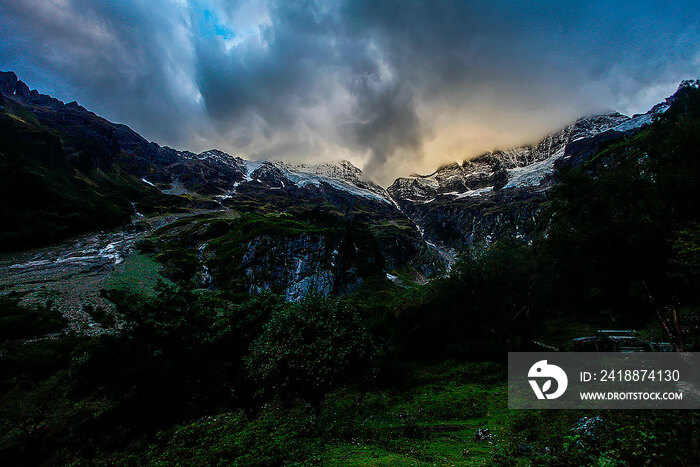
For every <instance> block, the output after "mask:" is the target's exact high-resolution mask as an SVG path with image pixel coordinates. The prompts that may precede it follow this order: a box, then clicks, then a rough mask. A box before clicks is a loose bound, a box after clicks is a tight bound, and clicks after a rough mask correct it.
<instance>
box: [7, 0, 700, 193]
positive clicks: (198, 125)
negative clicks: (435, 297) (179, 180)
mask: <svg viewBox="0 0 700 467" xmlns="http://www.w3.org/2000/svg"><path fill="white" fill-rule="evenodd" d="M30 5H31V6H30ZM57 12H59V13H60V12H62V14H59V13H57ZM698 13H700V6H698V4H697V2H695V1H678V2H653V1H636V2H624V1H623V2H609V1H605V2H603V1H589V2H547V1H522V2H505V1H491V2H468V1H459V2H457V1H455V2H451V1H430V2H428V1H425V2H418V1H410V0H408V1H407V0H403V1H388V0H385V1H376V0H374V1H361V0H353V1H347V2H316V1H306V2H289V1H274V0H270V1H264V0H251V1H235V2H229V1H223V0H197V1H195V0H192V1H189V2H187V1H185V0H181V1H174V0H172V1H167V0H157V1H141V2H139V1H129V2H87V1H78V0H72V1H71V0H62V1H60V0H54V1H49V0H42V1H37V2H36V3H34V2H31V3H29V2H23V1H20V0H10V1H5V2H3V4H2V5H1V6H0V14H2V19H1V20H0V21H1V24H0V25H1V26H3V29H2V31H3V32H0V35H1V36H0V37H1V38H2V42H1V43H0V67H2V68H5V69H7V68H12V69H15V70H16V71H18V72H19V73H20V74H21V75H22V77H24V78H26V79H27V80H28V81H30V84H32V85H34V86H37V87H41V88H42V89H47V90H50V91H54V92H56V93H58V94H59V95H60V96H61V97H64V98H71V97H72V96H74V95H77V96H78V97H80V98H81V99H83V100H84V102H83V103H84V104H86V105H88V106H91V107H93V108H95V109H96V110H98V111H103V112H104V113H106V114H107V115H108V116H110V117H113V118H116V119H117V120H121V121H125V122H126V123H129V124H132V126H134V128H135V129H137V130H138V131H142V132H145V134H146V136H149V137H151V138H154V139H157V140H159V141H162V142H165V143H169V144H179V145H185V146H189V147H190V148H192V149H204V148H207V147H210V146H222V147H223V148H224V149H227V150H229V151H234V152H243V153H245V154H247V155H248V156H250V157H275V158H285V159H289V160H314V159H315V160H318V159H334V158H340V157H343V158H350V159H351V160H353V161H355V162H360V163H361V164H362V165H364V167H365V169H366V171H368V172H369V173H370V175H372V176H373V177H375V178H377V179H378V180H380V181H382V182H385V183H386V182H390V181H391V179H392V178H393V177H394V176H396V175H399V174H406V173H408V172H413V171H421V170H427V169H428V168H430V167H434V166H436V165H437V164H438V163H441V162H445V161H447V160H450V159H452V160H456V159H459V158H463V157H468V156H473V155H474V154H475V153H476V152H478V151H480V150H484V149H490V148H492V147H494V146H499V145H509V144H515V143H518V142H523V141H525V140H527V139H533V138H535V137H537V136H538V135H539V134H540V133H543V132H545V131H547V130H551V129H553V128H555V127H557V126H560V125H562V124H563V123H565V122H566V121H568V120H570V119H572V118H575V117H576V116H579V115H581V114H584V113H590V112H596V111H603V110H611V109H619V110H622V111H642V110H644V108H645V106H646V107H648V106H651V105H652V104H653V103H655V102H656V101H657V100H659V99H661V98H662V97H663V96H664V95H666V94H669V93H670V92H672V91H673V87H674V86H675V85H676V84H677V82H678V81H679V80H680V79H682V78H686V77H691V76H697V75H699V74H700V25H699V24H698V21H699V19H698V18H700V15H699V14H698Z"/></svg>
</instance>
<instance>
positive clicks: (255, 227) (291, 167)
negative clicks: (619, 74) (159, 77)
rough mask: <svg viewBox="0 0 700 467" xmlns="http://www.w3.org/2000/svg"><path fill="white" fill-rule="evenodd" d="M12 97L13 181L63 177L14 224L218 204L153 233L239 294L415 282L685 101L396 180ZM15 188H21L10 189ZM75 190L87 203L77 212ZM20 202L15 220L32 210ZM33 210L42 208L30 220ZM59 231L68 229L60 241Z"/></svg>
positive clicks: (161, 247)
mask: <svg viewBox="0 0 700 467" xmlns="http://www.w3.org/2000/svg"><path fill="white" fill-rule="evenodd" d="M682 86H698V83H697V82H687V83H683V84H682ZM0 93H1V95H0V99H1V101H0V106H1V107H0V136H2V138H0V143H1V144H0V162H2V163H3V164H4V165H6V166H7V170H8V171H7V173H8V174H9V173H19V174H22V176H21V177H19V180H20V181H19V182H17V181H16V180H15V179H17V177H16V176H12V177H10V178H7V180H5V182H4V185H5V186H10V185H11V184H12V183H15V185H17V183H19V185H17V187H15V188H14V189H21V187H22V186H25V185H32V186H52V185H55V184H56V183H57V180H60V181H61V183H62V185H61V184H59V185H56V187H55V188H54V191H53V192H50V191H46V193H44V192H42V191H41V190H39V191H37V190H34V191H33V192H31V193H30V194H29V195H27V196H31V197H34V198H36V199H35V200H32V203H33V204H30V205H27V206H24V207H22V208H21V209H19V211H22V215H23V216H25V217H24V218H23V220H22V221H19V220H18V221H12V222H10V223H8V224H10V225H9V227H8V230H10V228H12V224H22V226H23V228H25V229H32V228H33V227H32V226H35V227H36V228H35V229H34V231H36V232H39V233H41V232H44V231H47V228H46V227H44V225H45V223H42V222H43V220H44V219H45V218H46V217H50V216H52V212H50V211H49V210H47V209H46V208H45V206H50V203H49V204H47V201H50V200H51V199H52V197H55V196H56V195H57V194H60V193H63V192H70V196H68V197H67V198H66V199H65V202H64V203H63V204H62V205H61V209H62V210H57V209H54V208H53V207H51V206H50V208H51V210H53V211H57V212H58V213H59V214H60V215H58V216H54V217H55V219H53V218H52V221H51V222H53V224H48V225H49V229H51V228H53V226H54V225H56V226H57V227H58V228H63V227H64V226H63V225H62V223H66V222H69V221H70V220H71V219H78V218H86V217H87V218H90V217H91V216H97V215H98V214H99V213H101V212H102V211H105V210H104V209H103V208H101V207H100V206H101V205H99V204H98V203H103V202H104V200H105V199H108V201H110V202H111V203H113V205H109V206H108V207H109V209H113V210H114V213H112V212H110V211H106V214H105V215H104V216H103V217H104V219H102V218H96V220H95V222H92V223H86V224H76V225H71V226H70V229H68V230H66V232H67V233H68V234H75V233H79V232H80V229H83V231H90V230H89V229H92V230H94V229H95V228H96V227H102V228H106V227H112V226H113V225H115V223H122V224H123V223H126V222H128V219H129V217H132V218H133V217H134V216H142V215H143V214H144V213H145V214H146V215H148V214H149V213H164V212H191V211H192V210H198V209H200V210H201V209H204V210H208V212H213V213H214V214H210V216H211V217H212V218H211V219H209V220H202V219H200V218H198V217H197V216H194V217H192V218H188V220H187V223H186V225H184V226H182V225H180V224H178V225H177V226H176V227H174V228H173V230H172V232H173V233H172V235H170V234H167V232H165V233H163V235H161V237H162V238H161V240H160V241H159V242H155V243H154V245H155V246H154V247H153V251H154V252H155V253H156V254H157V255H159V257H160V258H161V260H162V261H164V262H165V263H166V264H171V263H173V262H175V263H178V262H179V263H183V261H184V260H183V258H189V259H187V262H186V264H184V265H183V264H179V265H178V266H173V270H178V273H182V274H184V275H183V278H185V279H187V280H193V281H195V282H197V284H198V285H199V286H216V284H217V282H218V283H221V281H222V280H224V281H229V282H230V280H231V279H230V278H231V277H237V279H236V280H235V281H234V282H235V284H234V283H232V285H231V287H233V288H236V290H241V291H247V292H259V291H263V290H273V291H281V292H283V293H284V295H285V296H287V298H289V299H298V298H300V297H302V296H303V295H304V294H306V293H308V292H309V291H310V290H311V289H318V290H320V291H321V292H323V293H344V292H349V291H351V290H355V289H356V288H357V287H359V286H360V284H362V282H363V280H364V279H365V278H366V277H367V275H368V274H369V275H380V276H381V277H384V276H385V277H386V278H387V279H389V280H392V281H395V280H398V281H401V280H402V279H401V278H398V275H399V274H400V273H399V271H403V274H404V279H405V278H406V277H410V279H411V280H418V281H423V280H426V278H429V277H431V276H435V275H439V274H441V273H442V272H443V271H445V268H449V266H450V264H452V263H453V262H454V260H455V258H456V257H457V255H458V254H459V252H460V251H461V250H463V249H464V248H465V247H467V246H469V245H473V244H483V245H489V244H490V243H492V242H494V241H496V240H497V239H500V238H511V239H517V240H520V241H527V240H528V239H529V238H530V237H531V235H532V232H533V231H534V229H535V227H536V222H537V216H538V214H539V212H540V210H541V208H542V203H543V201H544V200H546V197H547V191H548V190H549V188H550V187H551V186H552V185H553V184H554V183H556V172H557V170H558V168H560V167H562V166H564V165H570V166H578V165H581V164H584V163H585V162H586V161H587V160H588V159H589V158H590V157H592V156H593V155H594V154H595V153H597V152H598V151H599V150H600V148H602V147H603V146H604V145H605V144H609V143H610V142H611V141H614V140H616V139H619V138H623V137H627V136H629V135H632V134H634V133H635V132H637V131H639V130H640V129H641V128H643V127H644V126H645V125H647V124H649V123H651V122H653V120H654V119H655V118H656V115H659V114H661V113H663V112H664V111H665V110H666V109H668V107H669V105H670V104H671V103H672V101H673V97H671V98H669V99H667V100H666V102H663V103H661V104H659V105H657V106H655V107H654V108H652V109H651V110H650V111H649V112H647V113H645V114H642V115H635V116H633V117H627V116H624V115H622V114H619V113H611V114H606V115H599V116H594V117H586V118H581V119H579V120H577V121H576V122H574V123H573V124H571V125H568V126H566V127H565V128H563V129H561V130H559V131H557V132H554V133H552V134H551V135H548V136H546V137H545V138H543V139H542V140H541V141H540V142H539V143H537V144H536V145H533V146H523V147H518V148H513V149H508V150H501V151H494V152H489V153H485V154H482V155H480V156H478V157H476V158H474V159H472V160H469V161H464V162H462V163H461V164H460V163H454V164H450V165H447V166H444V167H441V168H440V169H438V170H437V171H435V172H434V173H432V174H430V175H426V176H418V175H417V176H413V177H404V178H399V179H397V180H396V181H395V182H394V183H393V184H392V185H391V186H390V187H389V188H388V189H384V188H382V187H380V186H378V185H377V184H375V183H373V182H372V181H371V180H369V179H368V178H367V177H365V176H364V174H363V173H362V171H361V170H360V169H359V168H357V167H355V166H354V165H353V164H352V163H350V162H348V161H338V162H327V163H321V164H291V163H287V162H282V161H268V160H261V161H250V160H245V159H244V158H242V157H239V156H232V155H230V154H227V153H225V152H223V151H220V150H216V149H211V150H208V151H204V152H202V153H199V154H195V153H192V152H189V151H178V150H175V149H173V148H169V147H167V146H159V145H158V144H156V143H152V142H148V141H146V140H145V139H144V138H142V137H141V136H140V135H138V134H137V133H136V132H134V131H133V130H131V129H130V128H128V127H127V126H125V125H118V124H113V123H111V122H109V121H107V120H105V119H103V118H101V117H99V116H97V115H95V114H94V113H92V112H89V111H87V110H86V109H85V108H83V107H81V106H80V105H78V104H77V103H70V104H63V103H62V102H60V101H59V100H57V99H54V98H52V97H50V96H45V95H42V94H40V93H38V92H37V91H32V90H30V89H29V87H28V86H27V85H26V84H24V83H23V82H21V81H19V80H18V79H17V77H16V76H15V75H14V73H3V74H0ZM46 142H49V144H48V147H49V148H51V149H50V151H49V153H50V154H49V155H47V154H46V153H47V151H48V150H47V145H46V144H47V143H46ZM36 174H45V175H42V176H40V177H37V175H36ZM22 177H24V178H22ZM121 187H126V188H124V189H121ZM107 194H109V197H108V196H106V195H107ZM3 196H5V197H6V198H7V199H10V200H11V199H15V198H16V199H22V198H21V197H17V196H16V195H15V193H14V192H13V191H12V190H10V189H8V194H7V195H3ZM13 197H14V198H13ZM76 199H82V200H84V201H85V203H86V204H87V207H85V208H82V209H83V210H82V211H75V210H74V209H73V205H72V204H71V203H76V202H77V201H75V200H76ZM11 204H12V203H10V204H8V206H7V209H6V211H7V212H6V213H5V216H4V218H5V219H7V218H9V217H11V216H12V215H13V211H18V209H16V206H14V205H11ZM72 209H73V210H72ZM27 213H29V214H31V215H33V216H34V217H32V218H30V219H29V220H27V217H26V216H27ZM217 213H221V214H217ZM240 213H243V219H246V220H245V221H243V220H232V219H241V217H240ZM76 214H77V217H76ZM246 216H247V217H246ZM250 216H253V217H250ZM35 219H36V220H35ZM292 220H294V222H292ZM297 220H298V221H297ZM33 222H35V224H33ZM261 225H263V226H267V227H265V229H263V228H262V227H260V226H261ZM34 231H32V232H34ZM63 235H64V238H65V237H67V236H68V235H67V234H63ZM8 238H10V240H14V239H24V238H26V235H25V234H24V233H23V232H16V233H15V234H14V236H10V237H8ZM37 238H39V239H40V240H43V241H46V238H44V237H41V236H38V237H37ZM55 238H58V239H61V237H60V236H58V237H48V239H49V240H51V241H55ZM164 239H165V240H164ZM14 241H17V240H14ZM339 251H340V252H342V253H343V254H340V255H339V253H338V252H339ZM234 258H235V261H234ZM231 261H234V263H235V264H234V265H233V266H232V265H231V264H230V263H231ZM169 262H170V263H169ZM173 264H174V263H173ZM234 266H235V267H234ZM178 268H179V269H178ZM183 271H185V272H186V273H183ZM202 276H206V278H207V280H206V281H202V280H200V279H201V277H202ZM198 278H199V279H198ZM214 279H216V280H214Z"/></svg>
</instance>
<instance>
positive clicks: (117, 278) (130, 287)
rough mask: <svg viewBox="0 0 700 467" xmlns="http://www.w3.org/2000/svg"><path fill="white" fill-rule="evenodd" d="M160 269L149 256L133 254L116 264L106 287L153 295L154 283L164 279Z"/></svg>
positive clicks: (148, 295)
mask: <svg viewBox="0 0 700 467" xmlns="http://www.w3.org/2000/svg"><path fill="white" fill-rule="evenodd" d="M160 269H161V266H160V265H159V264H158V263H157V262H156V261H155V260H154V259H153V258H152V257H151V256H148V255H144V254H133V255H131V256H129V257H127V258H126V259H125V260H124V261H123V262H122V263H120V264H118V265H117V266H116V268H115V270H114V272H113V273H112V276H111V277H110V278H109V285H108V287H107V288H108V289H114V290H119V291H123V292H131V293H138V294H141V295H145V296H147V297H153V296H154V295H155V285H156V283H157V282H158V280H163V279H164V278H163V276H161V274H160Z"/></svg>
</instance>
